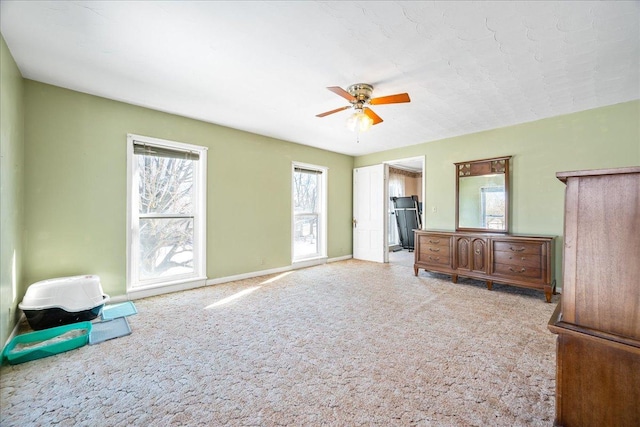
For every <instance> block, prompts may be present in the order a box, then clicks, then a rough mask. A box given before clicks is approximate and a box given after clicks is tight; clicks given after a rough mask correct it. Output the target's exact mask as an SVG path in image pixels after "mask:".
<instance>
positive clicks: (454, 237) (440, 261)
mask: <svg viewBox="0 0 640 427" xmlns="http://www.w3.org/2000/svg"><path fill="white" fill-rule="evenodd" d="M414 232H415V234H416V235H415V251H414V252H415V262H414V264H413V270H414V273H415V275H416V276H417V275H418V270H419V269H421V268H422V269H424V270H427V271H433V272H437V273H445V274H450V275H451V277H452V280H453V282H454V283H456V282H457V281H458V276H465V277H471V278H474V279H480V280H485V281H486V282H487V288H488V289H491V288H492V286H493V283H494V282H496V283H504V284H509V285H514V286H521V287H525V288H534V289H540V290H542V291H544V293H545V298H546V300H547V302H551V295H552V293H553V292H555V280H554V271H553V260H554V255H553V254H554V237H552V236H517V235H511V234H497V233H471V232H452V231H430V230H415V231H414Z"/></svg>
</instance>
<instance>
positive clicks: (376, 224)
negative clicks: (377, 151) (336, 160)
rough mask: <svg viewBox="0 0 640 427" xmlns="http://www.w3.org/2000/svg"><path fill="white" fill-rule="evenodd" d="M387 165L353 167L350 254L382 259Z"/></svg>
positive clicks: (366, 259) (377, 260)
mask: <svg viewBox="0 0 640 427" xmlns="http://www.w3.org/2000/svg"><path fill="white" fill-rule="evenodd" d="M387 170H388V165H386V164H380V165H375V166H367V167H363V168H356V169H354V170H353V257H354V258H355V259H362V260H365V261H375V262H385V261H386V260H385V254H386V253H385V239H386V236H387V221H386V211H385V203H384V201H385V200H386V194H387V183H386V179H385V177H386V176H387Z"/></svg>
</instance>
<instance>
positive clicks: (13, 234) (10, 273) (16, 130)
mask: <svg viewBox="0 0 640 427" xmlns="http://www.w3.org/2000/svg"><path fill="white" fill-rule="evenodd" d="M23 86H24V84H23V80H22V75H21V74H20V71H19V70H18V67H17V66H16V63H15V61H14V60H13V57H12V56H11V52H9V49H8V47H7V44H6V43H5V41H4V38H3V37H2V36H1V35H0V94H1V95H0V234H1V235H2V238H0V343H1V344H0V345H4V343H5V342H6V340H7V338H8V336H9V334H10V333H11V329H13V326H14V325H15V322H16V311H17V310H16V306H17V304H18V302H20V298H21V295H20V294H19V293H20V288H21V286H20V284H21V283H22V264H23V262H22V258H23V250H22V230H23V222H22V217H23V213H24V211H23V196H22V194H23V190H24V184H23V179H22V173H23V164H24V104H23Z"/></svg>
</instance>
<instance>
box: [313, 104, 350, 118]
mask: <svg viewBox="0 0 640 427" xmlns="http://www.w3.org/2000/svg"><path fill="white" fill-rule="evenodd" d="M347 108H351V105H347V106H346V107H340V108H336V109H335V110H331V111H327V112H326V113H320V114H316V117H324V116H328V115H329V114H333V113H337V112H338V111H343V110H346V109H347Z"/></svg>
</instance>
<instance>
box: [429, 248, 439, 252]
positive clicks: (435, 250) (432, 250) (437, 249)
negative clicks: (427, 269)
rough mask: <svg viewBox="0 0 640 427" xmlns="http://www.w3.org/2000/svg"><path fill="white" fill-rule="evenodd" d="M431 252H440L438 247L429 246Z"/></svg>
mask: <svg viewBox="0 0 640 427" xmlns="http://www.w3.org/2000/svg"><path fill="white" fill-rule="evenodd" d="M429 250H430V251H431V252H440V248H435V249H434V248H429Z"/></svg>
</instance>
